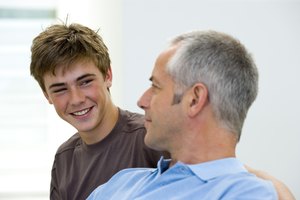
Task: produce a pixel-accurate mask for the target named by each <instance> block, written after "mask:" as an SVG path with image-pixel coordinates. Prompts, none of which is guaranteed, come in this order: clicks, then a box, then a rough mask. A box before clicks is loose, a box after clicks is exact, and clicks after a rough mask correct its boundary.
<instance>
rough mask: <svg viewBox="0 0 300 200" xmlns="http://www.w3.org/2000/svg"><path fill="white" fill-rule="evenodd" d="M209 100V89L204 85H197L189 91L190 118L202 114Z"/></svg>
mask: <svg viewBox="0 0 300 200" xmlns="http://www.w3.org/2000/svg"><path fill="white" fill-rule="evenodd" d="M207 100H208V90H207V87H206V86H205V85H204V84H202V83H196V84H195V85H194V86H193V87H192V88H191V89H190V91H189V105H188V106H189V108H188V109H189V111H188V114H189V116H190V117H193V116H196V115H197V114H198V113H199V112H201V111H202V110H203V108H204V107H205V105H206V103H207Z"/></svg>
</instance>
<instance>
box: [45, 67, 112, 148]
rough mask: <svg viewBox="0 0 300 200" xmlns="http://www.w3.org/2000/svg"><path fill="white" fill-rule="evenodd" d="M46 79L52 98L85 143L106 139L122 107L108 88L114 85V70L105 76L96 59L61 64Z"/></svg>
mask: <svg viewBox="0 0 300 200" xmlns="http://www.w3.org/2000/svg"><path fill="white" fill-rule="evenodd" d="M44 83H45V87H46V91H44V95H45V97H46V98H47V100H48V102H49V103H50V104H53V105H54V107H55V110H56V112H57V114H58V115H59V116H60V117H61V118H62V119H63V120H65V121H66V122H68V123H69V124H71V125H72V126H73V127H75V128H76V129H77V130H78V132H79V134H80V136H81V137H82V139H83V140H84V142H85V143H87V144H93V143H96V142H98V141H100V140H102V139H103V138H104V137H105V136H106V135H108V133H109V132H110V131H111V130H112V128H113V127H114V125H115V123H116V121H117V118H118V109H117V107H116V106H115V105H114V104H113V103H112V101H111V97H110V93H109V91H108V88H110V87H111V85H112V72H111V70H109V71H108V73H107V75H106V77H103V75H102V73H101V72H100V71H99V69H98V68H97V67H96V66H95V64H94V63H93V62H89V61H79V62H75V63H73V64H71V65H70V66H69V67H68V68H66V69H65V70H63V68H62V67H60V66H58V67H57V68H56V70H55V75H53V74H52V73H47V74H46V75H45V76H44Z"/></svg>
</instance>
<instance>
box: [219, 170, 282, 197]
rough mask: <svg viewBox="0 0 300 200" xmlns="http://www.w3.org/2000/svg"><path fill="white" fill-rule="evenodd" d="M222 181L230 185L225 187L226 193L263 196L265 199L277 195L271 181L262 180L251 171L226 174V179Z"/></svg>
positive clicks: (236, 195)
mask: <svg viewBox="0 0 300 200" xmlns="http://www.w3.org/2000/svg"><path fill="white" fill-rule="evenodd" d="M223 181H226V182H227V183H228V184H229V185H230V186H229V187H228V186H227V187H226V188H228V190H229V191H230V192H226V193H227V194H228V195H234V196H235V197H239V196H240V197H245V198H246V197H247V196H249V197H252V198H254V197H259V198H260V197H265V199H270V197H274V199H276V196H277V194H276V190H275V188H274V185H273V184H272V182H271V181H267V180H263V179H261V178H258V177H257V176H255V175H254V174H251V173H247V172H245V173H240V174H235V175H232V176H228V178H227V180H226V179H225V180H223ZM254 199H255V198H254ZM271 199H272V198H271Z"/></svg>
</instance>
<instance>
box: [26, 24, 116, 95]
mask: <svg viewBox="0 0 300 200" xmlns="http://www.w3.org/2000/svg"><path fill="white" fill-rule="evenodd" d="M81 60H88V61H92V62H94V64H95V65H96V66H97V67H98V69H99V70H100V72H101V73H102V74H103V76H106V74H107V71H108V70H109V68H110V58H109V53H108V49H107V47H106V45H105V44H104V42H103V40H102V38H101V36H100V35H98V33H97V31H93V30H91V29H90V28H88V27H85V26H83V25H80V24H70V25H69V26H68V25H66V24H56V25H52V26H50V27H48V28H47V29H46V30H44V31H43V32H41V33H40V34H39V35H38V36H37V37H36V38H34V40H33V42H32V46H31V63H30V73H31V75H32V76H33V77H34V78H35V79H36V80H37V82H38V83H39V85H40V87H41V88H42V90H43V91H46V89H45V85H44V79H43V78H44V75H45V74H46V73H49V72H50V73H52V74H53V75H55V69H56V68H57V67H58V66H59V67H64V68H67V67H69V66H70V64H72V63H74V62H77V61H81Z"/></svg>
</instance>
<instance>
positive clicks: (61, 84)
mask: <svg viewBox="0 0 300 200" xmlns="http://www.w3.org/2000/svg"><path fill="white" fill-rule="evenodd" d="M90 76H96V75H95V74H84V75H82V76H79V77H78V78H76V81H80V80H82V79H84V78H86V77H90ZM64 85H65V83H53V84H51V85H50V86H49V88H48V89H49V90H50V89H51V88H54V87H62V86H64Z"/></svg>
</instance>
